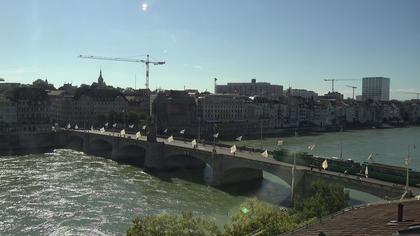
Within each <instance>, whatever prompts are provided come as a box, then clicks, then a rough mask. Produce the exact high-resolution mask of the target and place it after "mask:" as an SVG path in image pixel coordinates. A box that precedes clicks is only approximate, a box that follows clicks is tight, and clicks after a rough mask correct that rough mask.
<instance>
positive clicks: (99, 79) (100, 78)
mask: <svg viewBox="0 0 420 236" xmlns="http://www.w3.org/2000/svg"><path fill="white" fill-rule="evenodd" d="M98 85H105V82H104V78H102V69H101V70H100V71H99V78H98Z"/></svg>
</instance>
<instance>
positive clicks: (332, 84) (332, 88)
mask: <svg viewBox="0 0 420 236" xmlns="http://www.w3.org/2000/svg"><path fill="white" fill-rule="evenodd" d="M349 80H359V79H324V81H331V92H334V82H335V81H349Z"/></svg>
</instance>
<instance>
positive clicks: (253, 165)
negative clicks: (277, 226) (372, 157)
mask: <svg viewBox="0 0 420 236" xmlns="http://www.w3.org/2000/svg"><path fill="white" fill-rule="evenodd" d="M58 133H59V135H58V137H59V143H60V147H62V148H70V149H76V150H81V151H84V152H85V153H89V154H93V155H97V156H102V157H106V158H110V159H112V160H115V161H119V162H124V163H128V164H134V165H137V166H141V167H143V168H145V169H153V170H169V169H174V168H185V169H202V170H203V177H205V180H206V182H207V183H208V184H209V185H211V186H223V185H229V184H235V183H240V182H246V181H251V180H259V179H262V178H263V171H265V172H268V173H271V174H273V175H275V176H277V177H279V178H280V179H282V180H283V181H285V182H286V183H287V184H288V185H289V186H290V187H291V186H292V172H293V171H292V170H293V166H292V165H290V164H288V163H284V162H279V161H276V160H274V159H272V158H264V157H262V156H261V154H260V153H250V152H241V151H239V152H237V153H236V154H235V155H233V154H231V153H230V152H229V150H228V149H227V148H222V147H217V146H216V147H215V149H213V146H212V145H204V144H198V145H197V147H196V148H193V147H192V146H191V144H190V143H186V142H183V141H177V140H175V141H173V142H171V143H169V142H168V141H167V140H165V139H158V140H157V141H156V142H148V141H147V140H146V138H145V137H141V138H140V139H137V138H135V136H134V135H126V136H125V137H120V136H119V135H117V134H116V133H108V132H106V133H99V132H83V131H60V132H58ZM205 168H208V169H210V170H211V171H210V174H209V175H208V176H204V169H205ZM294 175H295V178H294V183H293V189H294V191H293V192H294V196H300V197H303V196H305V195H306V194H305V193H308V191H309V189H310V187H311V185H312V183H313V182H314V181H316V180H323V181H326V182H329V183H339V184H342V185H343V186H344V187H346V188H349V189H354V190H358V191H361V192H365V193H369V194H372V195H374V196H377V197H380V198H382V199H385V198H391V199H392V198H398V197H400V196H401V195H402V194H403V192H404V186H401V185H395V184H393V183H388V182H384V181H380V180H375V179H370V178H360V177H356V176H351V175H344V174H340V173H336V172H331V171H319V170H311V169H309V168H308V167H305V166H296V169H295V173H294ZM413 191H414V193H415V194H420V190H419V189H417V188H414V189H413Z"/></svg>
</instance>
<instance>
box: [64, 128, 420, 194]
mask: <svg viewBox="0 0 420 236" xmlns="http://www.w3.org/2000/svg"><path fill="white" fill-rule="evenodd" d="M67 131H69V130H67ZM70 131H71V132H81V133H91V134H96V135H106V136H113V137H119V138H129V139H132V140H133V139H134V140H139V141H143V142H147V137H145V136H141V137H140V138H138V139H137V138H136V135H134V134H126V135H125V136H124V137H121V136H120V133H119V132H109V131H106V132H104V133H101V132H100V131H91V130H70ZM157 141H158V142H162V143H165V145H171V146H176V147H181V148H185V149H191V150H194V149H196V150H200V151H206V152H213V148H215V150H216V153H217V154H223V155H225V156H227V157H231V158H241V159H246V160H248V161H255V162H263V163H265V164H269V165H277V166H278V165H281V166H283V167H290V168H293V165H292V164H289V163H285V162H280V161H277V160H275V159H273V157H272V155H269V157H268V158H265V157H263V156H262V154H261V153H259V152H250V151H244V150H240V149H238V150H237V151H236V153H235V154H232V153H231V152H230V149H229V148H225V147H221V146H217V145H216V146H213V145H208V144H202V143H197V145H196V147H195V148H193V146H192V145H191V143H190V142H185V141H180V140H174V141H172V142H168V140H167V139H164V138H157ZM296 170H301V171H308V172H311V173H314V174H319V175H324V176H329V177H332V178H344V179H347V180H349V181H359V182H361V183H365V184H371V185H377V186H387V187H392V188H395V189H404V185H400V184H395V183H391V182H386V181H382V180H378V179H372V178H364V177H360V176H355V175H350V174H347V175H345V174H344V173H338V172H333V171H328V170H319V169H315V168H310V167H307V166H300V165H296ZM410 189H411V190H412V191H413V193H414V194H415V195H420V188H416V187H410Z"/></svg>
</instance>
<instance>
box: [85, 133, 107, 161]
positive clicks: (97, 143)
mask: <svg viewBox="0 0 420 236" xmlns="http://www.w3.org/2000/svg"><path fill="white" fill-rule="evenodd" d="M88 153H90V154H93V155H95V156H100V157H106V158H111V156H112V143H110V142H108V141H107V140H105V139H100V138H98V139H94V140H92V141H91V142H90V143H89V145H88Z"/></svg>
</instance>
